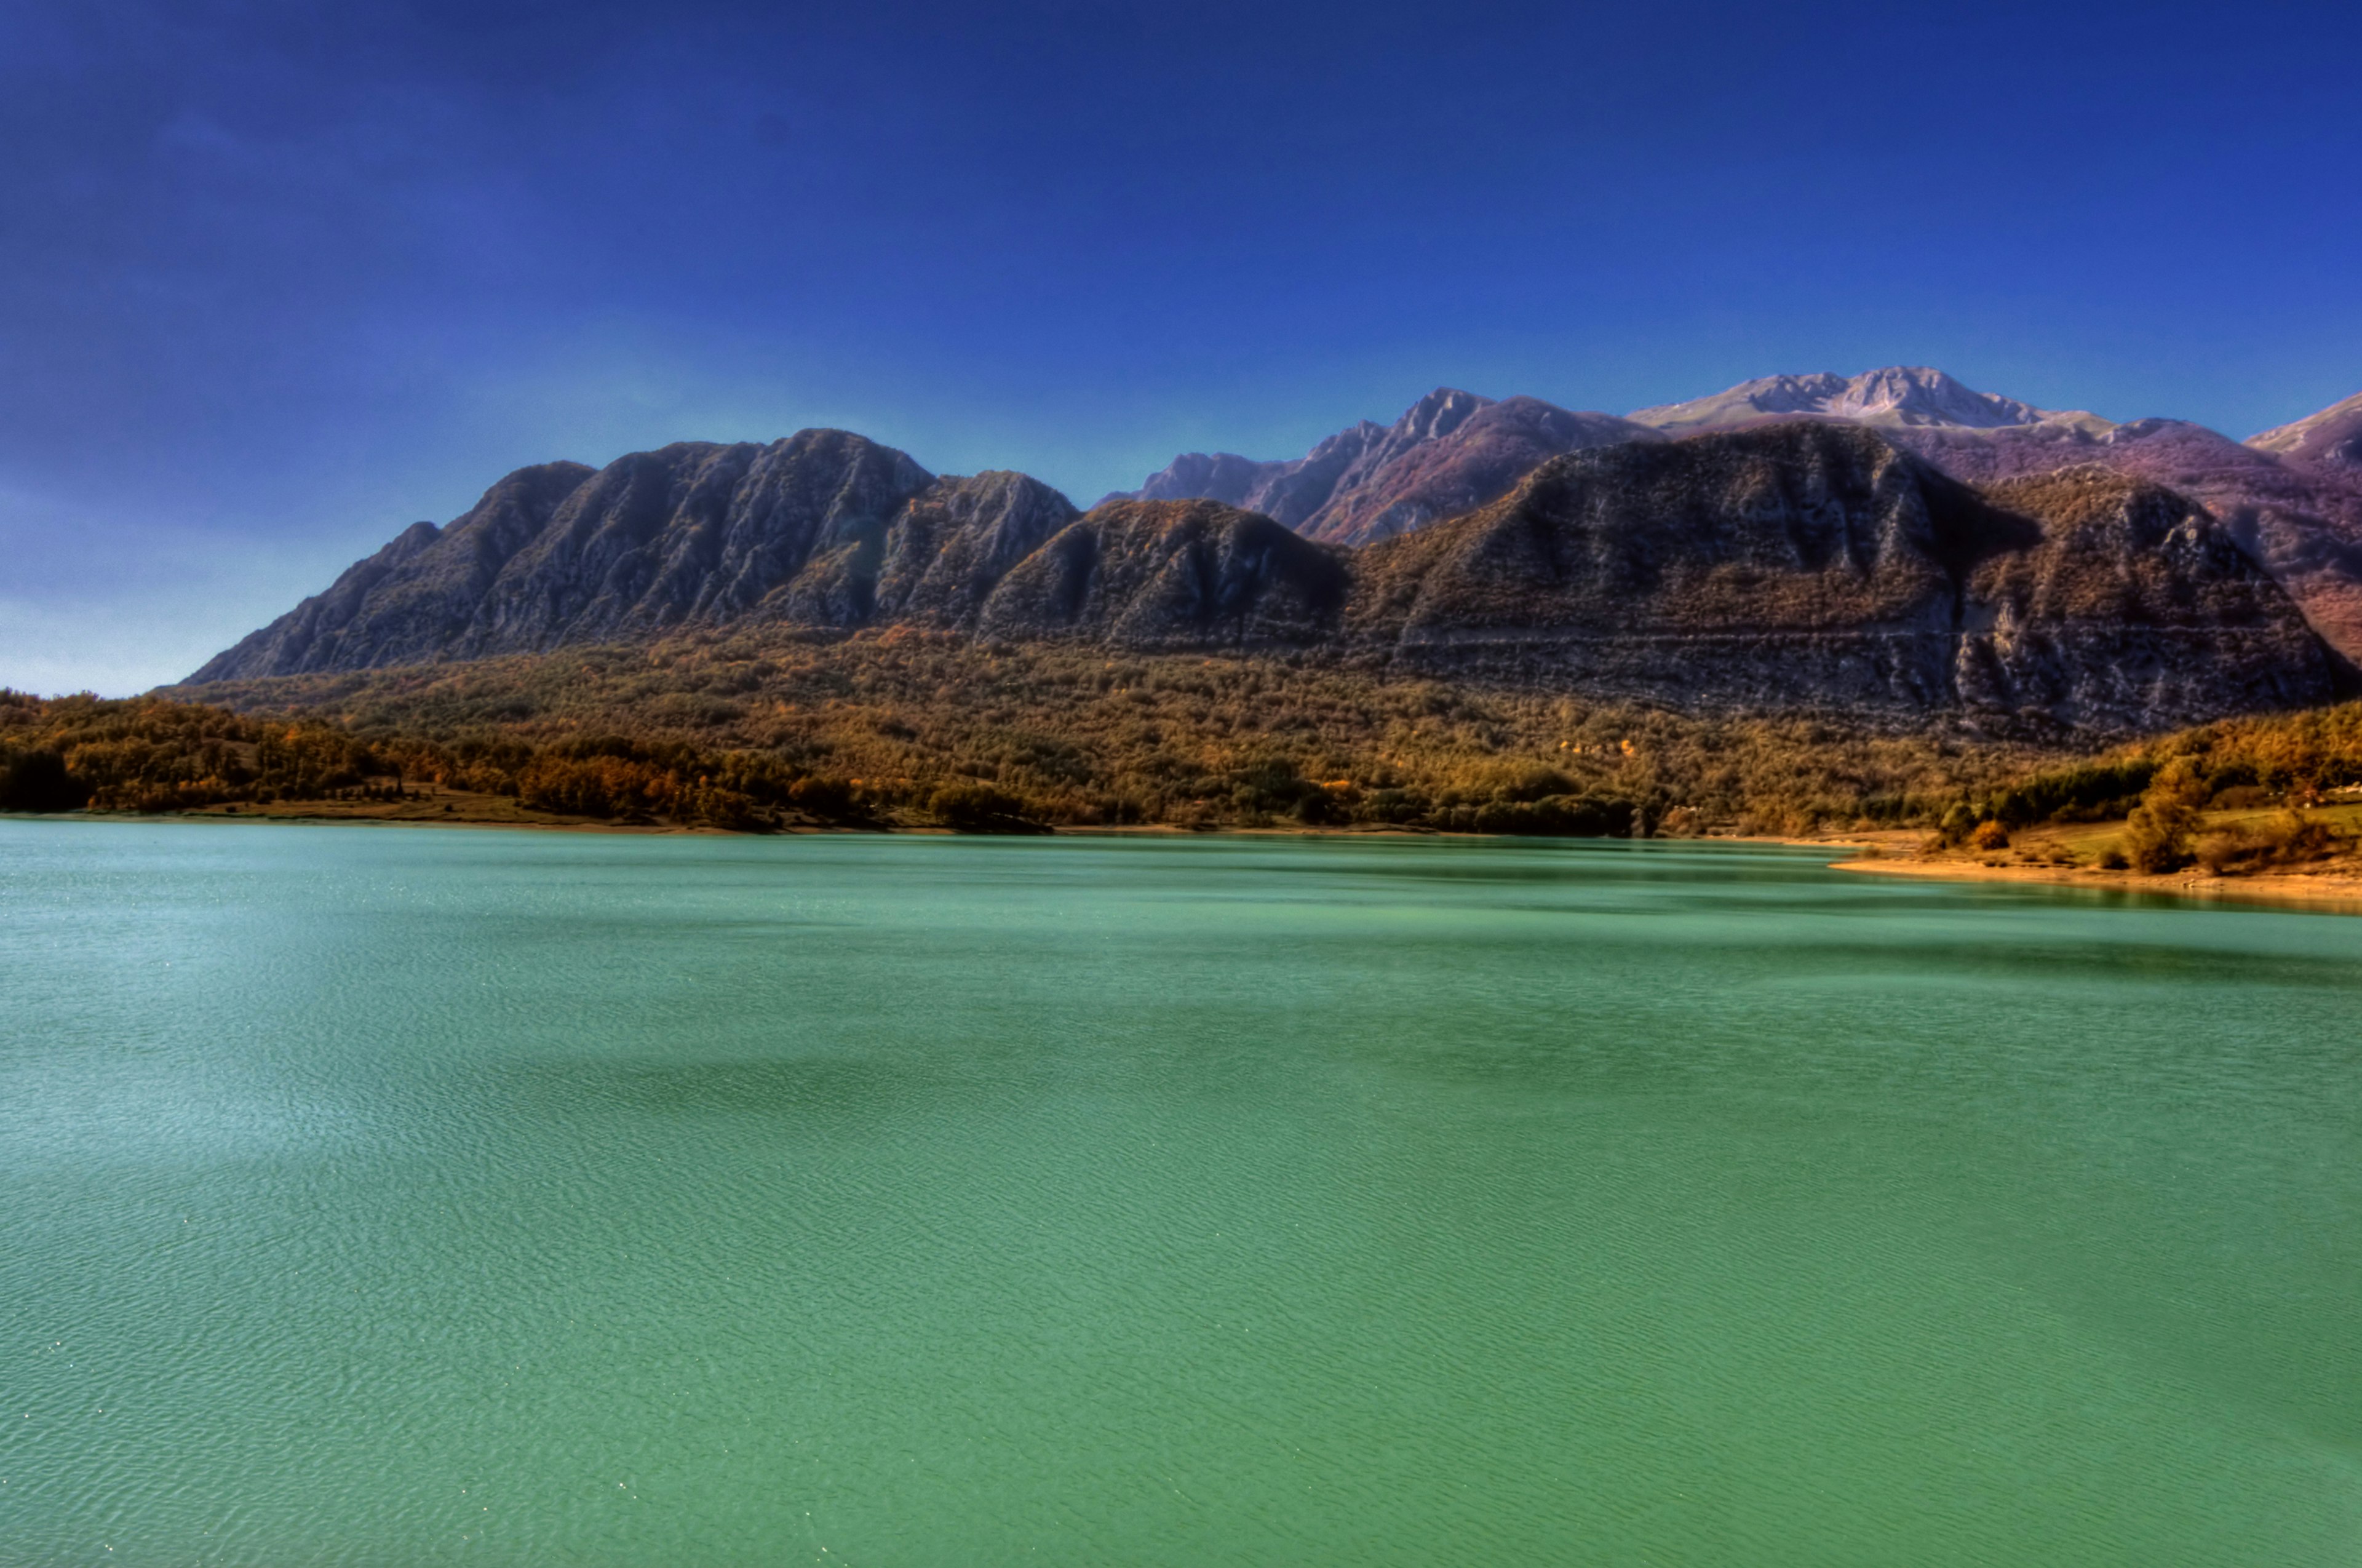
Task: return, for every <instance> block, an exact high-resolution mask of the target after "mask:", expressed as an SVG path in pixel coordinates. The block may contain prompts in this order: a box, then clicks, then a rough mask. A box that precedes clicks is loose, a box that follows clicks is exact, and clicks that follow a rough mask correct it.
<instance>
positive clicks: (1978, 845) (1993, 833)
mask: <svg viewBox="0 0 2362 1568" xmlns="http://www.w3.org/2000/svg"><path fill="white" fill-rule="evenodd" d="M1969 847H1970V848H1971V849H1981V850H1992V849H2007V848H2008V847H2009V830H2008V829H2007V828H2005V827H2003V826H2002V825H2001V823H1998V822H1994V821H1987V822H1981V823H1978V824H1977V826H1976V831H1975V832H1973V833H1971V834H1969Z"/></svg>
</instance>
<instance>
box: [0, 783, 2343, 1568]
mask: <svg viewBox="0 0 2362 1568" xmlns="http://www.w3.org/2000/svg"><path fill="white" fill-rule="evenodd" d="M0 983H5V986H6V991H5V998H6V1003H7V1006H6V1012H5V1014H0V1184H5V1185H0V1201H5V1204H6V1209H5V1212H6V1217H7V1231H6V1246H5V1247H0V1398H5V1399H6V1401H8V1402H9V1408H8V1409H6V1410H5V1411H0V1416H6V1417H7V1418H9V1419H6V1421H5V1422H0V1561H7V1562H18V1561H22V1562H57V1561H67V1560H78V1559H82V1558H86V1557H94V1556H106V1557H109V1558H110V1559H111V1560H113V1561H116V1562H171V1563H180V1562H229V1563H249V1562H250V1563H281V1562H295V1561H302V1562H410V1561H420V1560H426V1559H432V1558H438V1557H443V1556H451V1557H458V1556H469V1557H473V1558H477V1559H480V1560H484V1561H494V1562H550V1561H578V1560H579V1561H596V1562H735V1561H746V1560H763V1561H775V1560H780V1559H799V1560H800V1559H805V1558H809V1559H811V1560H814V1561H826V1560H831V1559H833V1560H837V1561H844V1562H865V1561H866V1562H1000V1561H1014V1560H1017V1559H1020V1558H1027V1557H1030V1558H1033V1559H1036V1560H1043V1561H1065V1562H1135V1563H1168V1562H1169V1563H1176V1564H1179V1563H1189V1564H1197V1563H1206V1562H1338V1563H1348V1562H1350V1563H1386V1562H1433V1561H1438V1560H1442V1561H1467V1562H1584V1563H1591V1562H1667V1563H1722V1562H1728V1563H1748V1564H1779V1563H1791V1562H1793V1563H1830V1562H1860V1563H1896V1562H1910V1563H1915V1564H1937V1563H1952V1562H1959V1563H1968V1562H2043V1563H2125V1564H2135V1563H2137V1564H2142V1565H2144V1568H2149V1565H2156V1564H2163V1563H2182V1562H2188V1563H2243V1564H2245V1563H2257V1562H2271V1563H2275V1564H2290V1563H2307V1562H2352V1561H2353V1560H2354V1558H2355V1555H2356V1550H2357V1543H2362V1473H2357V1465H2356V1455H2357V1453H2362V1314H2357V1313H2356V1311H2355V1310H2354V1304H2355V1303H2356V1301H2357V1300H2362V1160H2357V1157H2356V1156H2357V1155H2362V1115H2357V1112H2362V1074H2357V1072H2356V1066H2357V1063H2356V1056H2357V1054H2362V1047H2357V1044H2356V1039H2357V1032H2356V1029H2355V1028H2354V1026H2353V1020H2354V1019H2355V1018H2356V1016H2357V1010H2356V1002H2357V1001H2358V1000H2362V921H2355V920H2350V919H2342V918H2336V917H2328V916H2319V915H2306V914H2294V913H2276V912H2255V911H2224V910H2220V909H2206V908H2197V907H2187V906H2180V905H2177V904H2174V903H2172V902H2170V901H2168V900H2121V899H2115V900H2111V899H2107V898H2103V897H2097V896H2094V895H2091V894H2087V893H2082V892H2078V891H2071V890H2063V889H2036V888H2022V887H1959V886H1947V885H1942V884H1935V883H1922V882H1911V883H1898V882H1890V881H1885V880H1882V879H1874V878H1859V877H1849V876H1845V875H1842V874H1838V873H1833V872H1830V871H1828V870H1827V869H1826V868H1825V867H1823V865H1822V864H1821V861H1820V859H1819V858H1817V857H1816V856H1812V855H1811V854H1809V853H1803V852H1790V851H1778V850H1765V849H1760V848H1737V847H1732V846H1681V845H1622V844H1604V845H1603V844H1590V845H1584V844H1565V845H1556V844H1533V843H1507V842H1505V843H1477V842H1468V841H1459V842H1436V841H1372V840H1346V839H1331V840H1276V839H1266V840H1239V839H1231V840H1220V839H1215V840H1189V841H1180V840H1158V839H1100V840H1073V839H1058V840H1050V841H1026V842H1012V843H993V842H968V841H949V840H912V839H854V838H827V839H815V838H804V839H794V840H743V839H714V838H697V839H690V838H626V837H596V836H572V835H557V834H494V833H482V832H433V831H417V832H404V831H386V830H372V829H368V828H320V827H286V826H274V825H263V824H210V823H209V824H200V823H26V822H0ZM109 1548H111V1549H112V1550H111V1551H109V1550H108V1549H109ZM822 1548H825V1549H826V1551H825V1552H823V1551H822Z"/></svg>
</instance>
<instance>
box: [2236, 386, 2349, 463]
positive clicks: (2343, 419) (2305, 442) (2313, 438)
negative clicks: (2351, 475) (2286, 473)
mask: <svg viewBox="0 0 2362 1568" xmlns="http://www.w3.org/2000/svg"><path fill="white" fill-rule="evenodd" d="M2247 445H2248V446H2250V447H2254V448H2255V449H2256V450H2257V451H2258V452H2269V453H2272V454H2273V455H2274V456H2276V457H2282V458H2299V459H2301V460H2302V461H2305V462H2310V463H2325V464H2327V465H2329V466H2330V467H2332V468H2338V469H2354V470H2356V472H2362V392H2356V393H2355V394H2354V395H2353V396H2352V397H2349V398H2347V399H2346V400H2345V402H2344V403H2333V404H2331V405H2330V406H2329V407H2327V408H2324V409H2323V410H2322V411H2321V412H2320V413H2319V414H2313V415H2312V416H2311V417H2309V418H2305V419H2300V420H2298V421H2296V422H2295V423H2294V424H2292V425H2281V426H2280V427H2279V428H2278V429H2277V430H2267V431H2265V432H2264V433H2263V434H2262V435H2260V436H2249V437H2248V438H2247Z"/></svg>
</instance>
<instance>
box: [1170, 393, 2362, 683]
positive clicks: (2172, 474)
mask: <svg viewBox="0 0 2362 1568" xmlns="http://www.w3.org/2000/svg"><path fill="white" fill-rule="evenodd" d="M1469 395H1470V394H1466V393H1459V392H1442V391H1439V392H1436V393H1434V394H1431V395H1430V396H1429V398H1428V399H1426V400H1422V403H1420V404H1419V405H1418V408H1415V409H1414V410H1413V414H1418V413H1419V411H1420V410H1422V409H1425V408H1427V407H1429V405H1430V404H1432V403H1435V402H1436V400H1437V399H1440V398H1444V397H1447V396H1449V397H1451V398H1467V397H1469ZM1484 401H1485V400H1482V399H1475V400H1473V402H1475V403H1484ZM1513 404H1532V405H1535V406H1538V407H1539V408H1542V409H1550V408H1551V405H1550V404H1547V403H1540V402H1539V400H1536V399H1520V398H1512V399H1507V400H1505V401H1504V402H1503V403H1498V404H1489V405H1486V406H1487V407H1488V408H1501V409H1507V408H1509V407H1510V406H1511V405H1513ZM1553 412H1556V413H1563V412H1564V411H1562V410H1554V411H1553ZM1569 417H1570V418H1575V417H1579V418H1583V419H1584V420H1586V421H1591V422H1593V423H1591V424H1588V425H1586V426H1585V434H1586V438H1585V439H1584V440H1583V441H1582V442H1581V443H1580V444H1579V445H1569V446H1566V447H1563V448H1562V449H1565V450H1580V449H1584V448H1585V447H1597V446H1606V445H1611V444H1614V442H1615V441H1616V438H1617V429H1618V428H1619V427H1621V428H1622V429H1624V430H1627V431H1629V432H1631V434H1630V435H1629V436H1628V439H1634V440H1648V439H1652V438H1664V437H1668V436H1673V437H1678V436H1689V435H1696V434H1702V433H1705V432H1708V431H1713V430H1737V429H1747V428H1752V427H1755V426H1759V425H1769V424H1774V423H1778V422H1781V421H1783V420H1811V421H1820V422H1825V423H1834V424H1843V425H1869V426H1871V427H1872V428H1876V429H1879V430H1882V431H1883V432H1884V433H1885V434H1886V435H1887V436H1889V437H1890V438H1892V439H1893V440H1894V441H1896V442H1898V443H1900V444H1902V445H1904V446H1905V447H1908V448H1910V449H1911V450H1913V451H1915V452H1917V453H1918V454H1919V455H1920V456H1922V457H1924V458H1927V459H1928V460H1930V461H1932V462H1934V463H1935V464H1936V465H1937V467H1939V468H1941V469H1944V470H1945V471H1947V472H1948V473H1951V474H1953V475H1954V476H1955V477H1957V478H1959V479H1962V480H1969V481H1970V482H1972V483H1987V482H1993V481H1997V480H2004V479H2009V478H2014V477H2019V476H2023V475H2025V474H2031V473H2041V472H2047V471H2051V470H2054V469H2060V468H2065V467H2072V466H2076V465H2081V464H2087V463H2096V464H2099V465H2101V466H2103V467H2105V468H2109V469H2114V470H2115V471H2117V472H2120V473H2124V474H2127V475H2130V476H2134V477H2136V478H2140V479H2146V480H2153V481H2156V482H2158V483H2160V484H2164V485H2166V486H2168V487H2169V488H2172V489H2176V490H2179V491H2182V492H2184V493H2185V494H2188V495H2190V496H2191V497H2192V498H2193V499H2195V500H2197V501H2198V502H2201V503H2202V505H2204V506H2205V507H2206V508H2207V509H2208V510H2209V511H2210V512H2212V513H2213V514H2214V515H2215V517H2216V518H2217V519H2218V520H2220V521H2221V522H2222V523H2223V524H2224V526H2225V527H2226V528H2228V529H2229V530H2230V531H2231V533H2232V535H2233V536H2234V537H2235V538H2237V539H2239V540H2240V542H2241V543H2242V545H2243V546H2244V547H2246V548H2247V549H2248V550H2249V551H2250V553H2251V554H2253V555H2254V556H2255V558H2257V560H2259V561H2261V562H2262V563H2263V564H2264V565H2265V566H2266V568H2267V569H2268V570H2270V571H2271V572H2272V573H2273V575H2274V576H2275V577H2276V578H2277V579H2278V580H2279V582H2280V584H2281V586H2282V587H2284V588H2286V589H2287V590H2288V591H2289V592H2290V594H2291V595H2292V596H2293V597H2294V598H2295V599H2296V601H2297V602H2298V603H2299V604H2300V605H2301V607H2302V609H2303V611H2304V613H2305V614H2306V617H2307V618H2308V620H2309V621H2310V622H2311V623H2312V625H2313V627H2314V628H2315V629H2316V630H2317V631H2319V632H2320V633H2321V634H2322V635H2323V636H2324V637H2325V638H2327V639H2328V641H2329V642H2330V643H2331V644H2332V645H2333V646H2334V647H2335V648H2336V649H2337V650H2338V651H2339V653H2340V654H2341V655H2342V656H2343V657H2345V658H2346V659H2348V660H2351V661H2354V662H2356V663H2357V664H2362V394H2357V395H2356V397H2353V398H2349V399H2347V400H2345V402H2344V403H2338V404H2336V405H2334V406H2333V407H2331V408H2328V409H2324V410H2323V411H2322V412H2321V413H2319V414H2314V415H2312V416H2311V417H2310V418H2307V419H2302V420H2298V421H2296V422H2294V423H2292V424H2290V425H2283V426H2281V427H2279V429H2277V430H2270V431H2266V432H2265V433H2264V434H2262V435H2260V436H2255V437H2254V438H2252V439H2251V440H2249V441H2248V442H2246V443H2245V444H2242V443H2240V442H2237V441H2235V440H2233V439H2231V438H2230V437H2229V436H2222V435H2219V434H2217V433H2215V432H2213V431H2212V430H2208V429H2206V428H2205V427H2203V426H2202V425H2191V424H2189V423H2187V422H2185V421H2180V420H2163V419H2141V420H2135V421H2132V422H2130V423H2128V424H2124V425H2117V424H2114V423H2112V422H2111V421H2109V420H2106V419H2103V418H2101V417H2099V416H2098V415H2096V414H2085V413H2081V412H2066V413H2061V412H2058V411H2054V410H2049V409H2043V408H2038V407H2036V406H2035V405H2034V404H2032V403H2025V402H2022V401H2020V400H2018V399H2015V398H2010V397H2004V396H2001V395H1999V394H1995V393H1989V392H1978V391H1976V390H1974V389H1973V388H1970V387H1969V386H1967V385H1965V384H1964V383H1962V382H1960V381H1959V380H1957V379H1956V378H1954V377H1952V376H1949V375H1947V374H1945V373H1944V372H1943V371H1940V370H1932V369H1929V368H1927V367H1924V366H1890V367H1887V368H1885V369H1882V370H1869V371H1865V372H1863V373H1862V374H1860V375H1858V376H1852V377H1846V376H1838V375H1831V374H1822V375H1809V376H1767V377H1763V378H1760V379H1759V380H1756V381H1742V382H1740V383H1739V384H1738V385H1737V386H1734V387H1730V388H1728V389H1726V390H1725V391H1723V392H1716V393H1715V394H1713V395H1711V396H1709V397H1704V398H1697V399H1693V400H1691V401H1690V402H1687V403H1669V404H1665V405H1663V406H1661V407H1657V408H1645V409H1641V410H1639V411H1637V412H1636V413H1634V414H1630V415H1629V416H1628V418H1626V419H1625V420H1622V421H1616V420H1615V419H1614V416H1612V415H1606V414H1596V415H1581V416H1573V415H1570V416H1569ZM1471 423H1472V424H1473V421H1472V422H1471ZM1418 425H1419V422H1418V420H1416V419H1414V418H1413V417H1412V415H1406V416H1405V419H1404V420H1403V421H1401V422H1398V423H1397V425H1396V427H1395V432H1394V433H1390V434H1393V435H1394V446H1393V447H1392V449H1391V456H1390V458H1389V461H1388V466H1387V467H1386V468H1385V469H1383V470H1382V471H1373V470H1370V469H1364V470H1363V478H1362V480H1361V481H1360V483H1359V485H1358V486H1357V488H1356V490H1355V492H1354V498H1353V502H1352V511H1351V513H1345V512H1343V511H1339V512H1333V513H1324V514H1322V515H1321V516H1320V517H1319V518H1317V519H1313V518H1308V516H1306V515H1299V514H1293V513H1288V512H1286V509H1285V508H1282V509H1279V510H1274V511H1272V514H1273V515H1275V516H1278V517H1280V519H1281V520H1282V521H1284V522H1288V523H1289V524H1290V525H1291V526H1296V527H1297V528H1299V529H1301V530H1303V531H1305V532H1307V533H1308V534H1310V535H1311V536H1315V537H1320V538H1335V539H1338V540H1340V541H1341V542H1345V543H1359V542H1363V541H1364V540H1366V539H1370V538H1377V537H1384V536H1386V535H1387V534H1390V533H1396V532H1402V531H1405V530H1406V528H1407V527H1412V526H1422V525H1425V524H1426V523H1427V522H1429V521H1432V520H1433V516H1434V515H1435V514H1436V513H1437V510H1438V509H1437V508H1436V507H1434V506H1433V505H1431V504H1427V503H1426V502H1425V498H1424V497H1421V496H1418V495H1416V494H1414V493H1412V492H1411V491H1410V490H1409V489H1408V487H1407V485H1404V484H1403V481H1404V480H1407V479H1409V478H1410V477H1411V476H1416V475H1419V474H1421V473H1423V472H1425V471H1427V470H1429V469H1436V468H1445V467H1448V468H1451V469H1452V470H1453V472H1454V474H1455V478H1456V479H1457V480H1458V482H1457V483H1456V484H1455V485H1454V486H1452V487H1451V492H1450V493H1451V498H1452V499H1453V500H1454V501H1456V502H1458V506H1457V508H1456V509H1457V510H1460V511H1467V510H1473V508H1474V507H1477V506H1481V505H1484V504H1487V503H1489V502H1492V501H1494V500H1496V499H1497V498H1498V497H1499V496H1501V495H1504V494H1507V492H1508V491H1509V490H1510V488H1511V487H1512V486H1514V485H1515V484H1516V483H1517V482H1518V480H1520V479H1522V478H1523V477H1524V476H1525V474H1527V473H1529V472H1530V471H1532V469H1534V468H1535V467H1537V466H1539V465H1540V463H1541V462H1542V461H1545V460H1547V458H1548V457H1549V456H1552V455H1555V453H1554V452H1548V451H1545V450H1544V449H1543V444H1542V443H1538V442H1528V443H1526V444H1524V445H1523V446H1517V445H1512V444H1508V443H1496V444H1494V445H1492V446H1491V447H1489V448H1488V449H1487V452H1486V460H1485V461H1482V462H1476V461H1470V460H1467V459H1465V458H1462V455H1461V454H1460V452H1459V451H1457V450H1455V449H1454V448H1453V447H1452V446H1451V432H1450V431H1446V432H1443V433H1442V435H1441V436H1432V435H1430V436H1416V435H1414V434H1413V432H1414V431H1416V430H1417V429H1418ZM1377 430H1378V426H1376V425H1371V424H1368V423H1367V422H1364V423H1363V424H1362V425H1356V426H1354V428H1353V430H1352V431H1349V432H1345V433H1343V434H1342V435H1341V436H1332V437H1330V440H1329V441H1326V442H1323V443H1322V444H1321V445H1320V446H1319V447H1316V448H1315V449H1314V457H1319V456H1320V455H1321V454H1322V453H1325V452H1330V451H1331V450H1332V449H1339V444H1340V443H1347V444H1350V443H1351V442H1352V441H1353V440H1358V441H1360V442H1362V443H1363V444H1365V445H1366V444H1367V442H1368V441H1369V440H1370V439H1371V437H1370V436H1368V435H1367V434H1366V433H1368V432H1374V431H1377ZM1463 440H1464V438H1463ZM1356 449H1357V450H1358V449H1359V448H1358V447H1357V448H1356ZM1312 460H1313V459H1312V458H1305V459H1300V460H1299V464H1297V465H1290V464H1256V463H1253V462H1252V461H1251V460H1250V459H1247V458H1238V457H1233V456H1231V455H1228V454H1220V455H1216V456H1214V457H1210V458H1209V457H1206V456H1204V455H1202V454H1193V455H1191V456H1190V457H1187V458H1181V459H1177V460H1176V461H1175V464H1174V465H1173V466H1172V467H1170V468H1168V469H1165V470H1164V471H1163V472H1161V473H1159V474H1157V475H1155V476H1153V477H1152V479H1151V480H1150V483H1149V486H1148V488H1146V489H1143V490H1142V491H1139V492H1137V493H1139V494H1141V495H1143V496H1146V495H1150V494H1152V493H1153V494H1154V495H1156V496H1171V497H1177V496H1186V495H1193V494H1204V495H1209V496H1213V497H1215V498H1216V499H1222V500H1231V501H1232V502H1233V504H1240V505H1247V506H1255V505H1257V504H1258V502H1260V501H1261V500H1263V499H1264V492H1262V491H1256V490H1254V489H1253V487H1252V486H1251V485H1238V486H1236V487H1235V489H1236V495H1235V498H1234V497H1233V495H1232V493H1231V488H1232V487H1226V486H1224V485H1222V484H1220V483H1219V482H1217V481H1216V480H1214V479H1213V478H1212V476H1213V475H1214V474H1216V473H1217V472H1220V473H1221V474H1223V475H1225V476H1235V475H1242V474H1245V473H1247V472H1249V471H1250V470H1252V471H1255V472H1258V473H1260V472H1264V471H1275V470H1280V469H1291V468H1295V467H1297V466H1301V465H1303V464H1311V463H1312ZM1397 486H1399V487H1401V488H1399V489H1397V488H1395V487H1397ZM1265 510H1271V509H1270V508H1265ZM1442 514H1446V515H1448V514H1449V513H1442ZM1362 518H1380V519H1385V520H1386V521H1387V525H1385V526H1382V527H1377V528H1370V529H1363V528H1359V527H1357V526H1352V525H1348V526H1345V527H1340V526H1339V523H1340V522H1341V521H1345V520H1351V521H1353V522H1357V521H1358V520H1359V519H1362Z"/></svg>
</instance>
